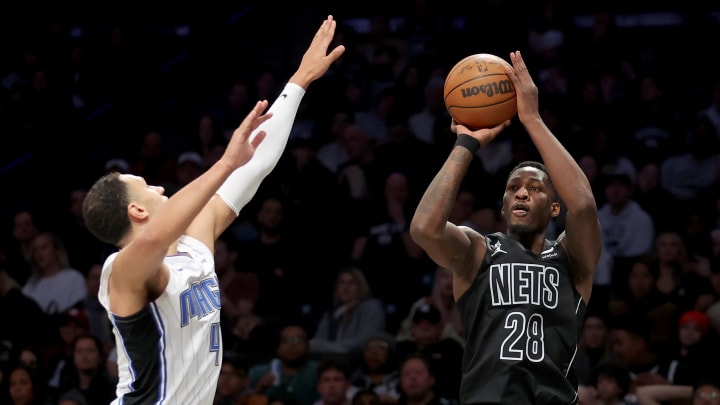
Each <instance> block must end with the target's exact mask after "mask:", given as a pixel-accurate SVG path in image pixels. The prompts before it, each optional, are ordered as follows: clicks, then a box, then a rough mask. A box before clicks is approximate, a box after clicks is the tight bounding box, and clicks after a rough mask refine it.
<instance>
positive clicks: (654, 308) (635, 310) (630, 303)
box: [608, 256, 677, 344]
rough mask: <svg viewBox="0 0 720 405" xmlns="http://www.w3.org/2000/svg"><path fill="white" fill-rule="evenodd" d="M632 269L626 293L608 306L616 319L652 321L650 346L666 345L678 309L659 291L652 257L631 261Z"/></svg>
mask: <svg viewBox="0 0 720 405" xmlns="http://www.w3.org/2000/svg"><path fill="white" fill-rule="evenodd" d="M629 268H630V270H629V271H628V273H627V276H626V280H627V281H626V283H625V285H624V288H623V290H622V291H619V292H618V293H617V294H616V295H615V296H614V297H613V299H612V300H611V301H610V303H609V305H608V307H609V310H610V314H611V315H612V316H613V317H615V318H617V317H622V316H639V317H641V318H643V319H648V320H652V322H651V325H652V326H651V329H650V330H648V331H646V332H647V333H649V335H648V337H649V338H650V342H651V343H652V344H665V343H667V341H668V338H669V336H670V332H669V331H670V329H671V321H670V318H671V317H672V316H673V315H674V314H675V312H676V311H677V306H676V304H675V303H674V302H673V301H672V300H669V299H668V298H667V297H666V296H664V295H662V294H661V293H660V292H659V291H658V289H657V286H656V280H657V262H656V261H655V259H654V258H653V257H652V256H639V257H636V258H634V259H631V260H630V262H629Z"/></svg>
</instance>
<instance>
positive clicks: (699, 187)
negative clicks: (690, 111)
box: [660, 117, 720, 212]
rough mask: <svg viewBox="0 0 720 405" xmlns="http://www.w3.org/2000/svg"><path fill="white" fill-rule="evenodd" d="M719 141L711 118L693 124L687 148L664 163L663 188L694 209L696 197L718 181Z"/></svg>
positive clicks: (697, 119) (662, 170)
mask: <svg viewBox="0 0 720 405" xmlns="http://www.w3.org/2000/svg"><path fill="white" fill-rule="evenodd" d="M719 144H720V141H719V140H718V134H717V133H716V130H715V126H714V125H713V124H712V122H711V121H710V120H709V119H708V118H707V117H698V118H696V119H695V121H694V122H693V123H692V126H691V127H690V131H689V133H688V134H687V137H686V139H685V144H684V145H683V146H684V148H683V150H682V151H681V152H680V153H674V154H673V155H671V156H670V157H668V158H667V159H665V160H664V161H663V163H662V165H661V166H660V181H661V184H662V187H663V188H664V189H666V190H667V191H669V192H670V193H671V194H672V195H673V196H674V197H675V198H676V199H677V201H678V202H679V203H682V204H683V208H687V209H689V208H691V207H692V205H694V204H695V198H697V197H698V196H700V195H701V194H702V193H703V192H705V191H707V190H709V189H710V187H711V186H712V185H713V184H714V183H715V182H716V181H717V180H718V173H720V166H719V164H720V163H719V162H718V145H719ZM679 212H682V210H680V211H679Z"/></svg>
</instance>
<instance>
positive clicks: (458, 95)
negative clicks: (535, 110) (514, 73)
mask: <svg viewBox="0 0 720 405" xmlns="http://www.w3.org/2000/svg"><path fill="white" fill-rule="evenodd" d="M507 65H508V62H507V61H505V60H504V59H502V58H500V57H498V56H495V55H492V54H488V53H479V54H475V55H470V56H468V57H465V58H464V59H462V60H461V61H459V62H458V63H456V64H455V66H453V68H452V69H451V70H450V72H449V73H448V75H447V77H446V78H445V90H444V98H445V107H446V108H447V110H448V112H449V113H450V116H452V118H453V119H454V120H455V122H457V123H458V124H462V125H465V126H466V127H468V128H470V129H480V128H490V127H494V126H496V125H498V124H500V123H502V122H505V121H506V120H509V119H511V118H512V117H514V116H515V114H517V97H516V95H515V87H514V86H513V84H512V81H511V80H510V78H509V77H508V76H507V74H506V72H505V66H507Z"/></svg>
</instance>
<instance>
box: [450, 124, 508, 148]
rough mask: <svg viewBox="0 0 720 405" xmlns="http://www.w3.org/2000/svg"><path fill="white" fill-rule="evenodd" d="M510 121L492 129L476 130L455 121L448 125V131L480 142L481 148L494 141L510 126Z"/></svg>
mask: <svg viewBox="0 0 720 405" xmlns="http://www.w3.org/2000/svg"><path fill="white" fill-rule="evenodd" d="M510 122H511V121H510V120H507V121H505V122H502V123H500V124H498V125H496V126H494V127H492V128H481V129H477V130H474V131H473V130H471V129H470V128H468V127H466V126H465V125H462V124H458V123H457V122H455V120H452V122H451V123H450V130H451V131H452V132H454V133H455V134H467V135H470V136H472V137H473V138H475V139H477V140H478V141H480V145H481V146H485V145H487V144H488V143H489V142H490V141H492V140H493V139H495V138H496V137H497V136H498V135H500V133H501V132H502V131H503V130H504V129H505V128H507V127H508V125H510Z"/></svg>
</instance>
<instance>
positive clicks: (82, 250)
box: [57, 186, 115, 275]
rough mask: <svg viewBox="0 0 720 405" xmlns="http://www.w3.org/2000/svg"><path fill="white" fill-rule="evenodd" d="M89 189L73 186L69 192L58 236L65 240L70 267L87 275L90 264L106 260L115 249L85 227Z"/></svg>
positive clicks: (58, 228)
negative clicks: (83, 207) (84, 203)
mask: <svg viewBox="0 0 720 405" xmlns="http://www.w3.org/2000/svg"><path fill="white" fill-rule="evenodd" d="M86 195H87V189H86V188H85V187H82V186H76V187H72V188H71V190H70V192H69V198H68V205H67V210H66V211H64V212H63V213H62V216H61V220H60V223H59V226H58V227H57V236H58V238H60V240H62V241H63V244H64V245H65V250H66V251H67V255H68V258H69V260H70V263H69V265H70V267H72V268H75V269H78V270H80V272H82V273H83V275H87V271H88V269H89V268H90V265H91V264H92V263H95V262H98V261H99V262H102V261H103V260H105V257H106V256H107V254H108V253H109V252H111V251H114V250H115V249H114V248H113V247H111V246H108V245H106V244H105V243H102V242H100V241H99V240H98V239H97V238H96V237H94V236H93V235H92V234H91V233H90V231H88V229H87V228H86V227H85V220H84V218H83V214H82V205H83V201H85V196H86Z"/></svg>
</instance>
